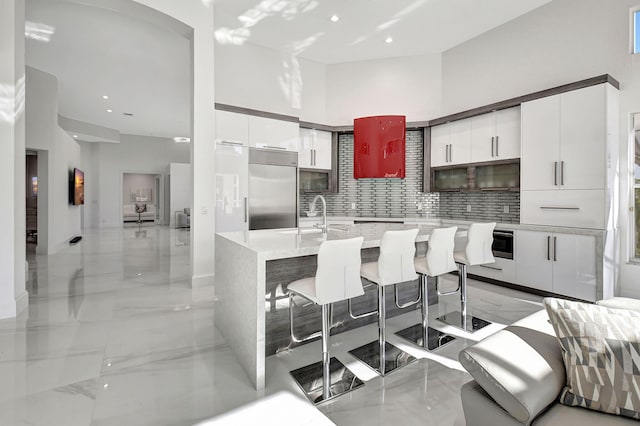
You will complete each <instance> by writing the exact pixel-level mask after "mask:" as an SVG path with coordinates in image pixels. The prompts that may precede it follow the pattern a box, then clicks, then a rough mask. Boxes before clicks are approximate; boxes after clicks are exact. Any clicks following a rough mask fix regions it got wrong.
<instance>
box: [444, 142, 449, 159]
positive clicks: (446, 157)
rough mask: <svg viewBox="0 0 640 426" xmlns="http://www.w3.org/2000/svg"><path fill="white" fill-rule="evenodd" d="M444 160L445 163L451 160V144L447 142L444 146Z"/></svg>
mask: <svg viewBox="0 0 640 426" xmlns="http://www.w3.org/2000/svg"><path fill="white" fill-rule="evenodd" d="M444 162H445V163H448V162H449V144H446V145H445V146H444Z"/></svg>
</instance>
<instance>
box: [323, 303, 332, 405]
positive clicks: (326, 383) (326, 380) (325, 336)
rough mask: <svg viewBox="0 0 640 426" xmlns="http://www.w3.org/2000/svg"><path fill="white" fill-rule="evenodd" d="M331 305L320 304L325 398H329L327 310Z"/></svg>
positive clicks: (329, 327)
mask: <svg viewBox="0 0 640 426" xmlns="http://www.w3.org/2000/svg"><path fill="white" fill-rule="evenodd" d="M330 310H331V305H322V398H323V399H325V400H327V399H329V398H331V372H330V371H329V366H330V365H331V357H330V355H329V349H330V346H329V335H330V333H331V324H330V323H329V311H330Z"/></svg>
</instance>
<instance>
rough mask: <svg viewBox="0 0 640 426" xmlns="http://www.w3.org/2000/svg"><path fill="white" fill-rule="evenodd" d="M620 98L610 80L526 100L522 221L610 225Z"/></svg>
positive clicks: (523, 111)
mask: <svg viewBox="0 0 640 426" xmlns="http://www.w3.org/2000/svg"><path fill="white" fill-rule="evenodd" d="M614 99H617V90H616V89H614V88H613V87H612V86H611V85H609V84H606V83H605V84H599V85H596V86H590V87H586V88H583V89H579V90H574V91H570V92H565V93H562V94H559V95H554V96H549V97H546V98H541V99H536V100H534V101H531V102H525V103H523V104H522V158H521V182H520V188H521V207H520V221H521V222H522V223H529V224H537V225H558V226H569V227H584V228H596V229H605V227H606V223H607V221H608V219H609V212H608V211H607V209H608V208H609V207H610V203H609V200H608V198H609V197H610V190H611V189H612V187H613V181H614V179H613V170H612V166H611V158H612V157H614V156H615V153H614V151H615V150H616V149H617V141H615V140H614V138H613V137H612V135H613V134H615V127H616V126H617V123H616V121H617V111H616V110H615V107H614V106H613V105H614V102H613V100H614Z"/></svg>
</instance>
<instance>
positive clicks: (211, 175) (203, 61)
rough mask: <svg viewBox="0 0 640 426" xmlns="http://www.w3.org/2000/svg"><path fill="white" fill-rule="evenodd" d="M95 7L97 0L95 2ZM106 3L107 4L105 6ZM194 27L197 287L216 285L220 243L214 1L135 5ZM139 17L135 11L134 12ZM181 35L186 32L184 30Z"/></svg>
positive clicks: (156, 0) (146, 0) (150, 0)
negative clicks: (216, 246) (217, 227)
mask: <svg viewBox="0 0 640 426" xmlns="http://www.w3.org/2000/svg"><path fill="white" fill-rule="evenodd" d="M92 1H95V0H92ZM101 1H104V0H101ZM134 1H135V2H136V3H140V4H143V5H146V6H148V7H151V8H153V9H155V10H158V11H160V12H162V13H164V14H166V15H168V16H171V17H172V18H175V19H176V20H178V21H180V22H182V23H183V24H186V25H188V26H189V27H191V29H192V30H193V31H192V32H190V34H189V35H188V36H189V38H190V39H191V59H192V63H191V67H192V70H193V75H192V78H193V79H192V81H191V102H192V107H191V108H192V109H191V139H192V141H191V166H192V167H191V173H192V180H193V186H192V188H193V196H192V198H191V202H192V205H191V284H192V286H194V287H197V286H201V285H204V284H212V283H213V274H214V242H215V218H214V211H215V178H216V174H215V170H214V168H215V157H214V155H215V123H214V119H215V107H214V102H215V100H214V99H215V97H214V76H213V70H214V67H213V62H214V60H213V48H214V27H213V1H212V0H188V1H186V0H183V1H175V0H134ZM133 12H134V13H136V12H135V11H133ZM178 31H181V30H178Z"/></svg>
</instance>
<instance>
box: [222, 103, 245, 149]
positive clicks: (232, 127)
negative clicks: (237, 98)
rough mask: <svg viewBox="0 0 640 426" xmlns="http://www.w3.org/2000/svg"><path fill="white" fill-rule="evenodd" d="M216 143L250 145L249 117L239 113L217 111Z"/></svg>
mask: <svg viewBox="0 0 640 426" xmlns="http://www.w3.org/2000/svg"><path fill="white" fill-rule="evenodd" d="M216 142H233V143H235V144H238V145H242V146H247V145H248V144H249V116H248V115H245V114H239V113H237V112H229V111H220V110H216Z"/></svg>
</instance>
